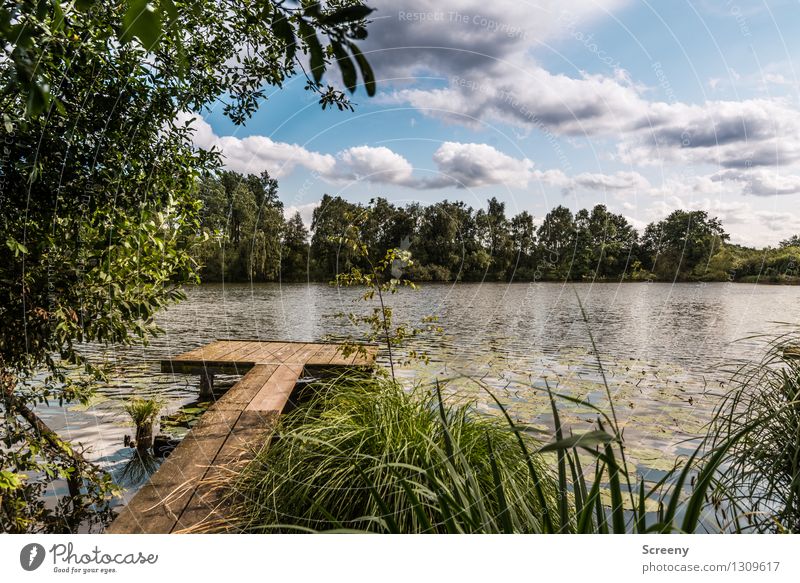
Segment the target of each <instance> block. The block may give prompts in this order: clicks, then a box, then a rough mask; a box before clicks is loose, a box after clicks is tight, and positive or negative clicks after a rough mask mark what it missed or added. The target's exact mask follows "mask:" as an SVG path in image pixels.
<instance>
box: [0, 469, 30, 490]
mask: <svg viewBox="0 0 800 583" xmlns="http://www.w3.org/2000/svg"><path fill="white" fill-rule="evenodd" d="M25 477H27V476H25V475H24V474H16V473H14V472H10V471H8V470H0V490H15V489H16V488H19V487H20V486H22V481H23V478H25Z"/></svg>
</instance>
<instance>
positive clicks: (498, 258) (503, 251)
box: [475, 197, 514, 281]
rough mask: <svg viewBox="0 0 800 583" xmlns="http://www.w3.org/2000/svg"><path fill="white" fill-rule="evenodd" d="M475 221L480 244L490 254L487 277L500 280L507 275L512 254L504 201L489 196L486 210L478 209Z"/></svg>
mask: <svg viewBox="0 0 800 583" xmlns="http://www.w3.org/2000/svg"><path fill="white" fill-rule="evenodd" d="M475 222H476V225H477V227H478V229H479V231H480V234H479V236H480V243H481V246H482V247H483V248H485V249H487V250H488V252H489V254H490V255H491V264H490V266H489V272H490V273H489V274H488V278H489V279H490V280H495V281H502V280H504V279H505V278H506V276H507V275H508V270H509V267H510V266H511V263H512V261H513V254H514V249H513V243H512V241H511V235H510V233H509V224H508V219H507V218H506V205H505V203H502V202H500V201H498V200H497V198H495V197H492V198H490V199H489V200H488V201H487V208H486V211H483V210H482V209H481V210H479V211H478V213H477V215H476V217H475Z"/></svg>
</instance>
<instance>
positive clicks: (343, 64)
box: [333, 42, 356, 93]
mask: <svg viewBox="0 0 800 583" xmlns="http://www.w3.org/2000/svg"><path fill="white" fill-rule="evenodd" d="M333 54H334V55H335V56H336V60H337V62H338V63H339V69H341V71H342V80H343V81H344V85H345V87H347V90H348V91H350V93H353V92H354V91H355V90H356V68H355V67H354V66H353V61H351V60H350V56H349V55H348V54H347V52H346V51H345V50H344V48H343V47H342V45H341V44H339V43H338V42H334V43H333Z"/></svg>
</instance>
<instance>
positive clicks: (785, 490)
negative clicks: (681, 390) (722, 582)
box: [709, 333, 800, 533]
mask: <svg viewBox="0 0 800 583" xmlns="http://www.w3.org/2000/svg"><path fill="white" fill-rule="evenodd" d="M798 346H800V334H798V333H789V334H785V335H782V336H779V337H777V338H772V339H770V340H768V341H767V345H766V352H765V356H764V358H763V359H762V360H761V361H760V362H757V363H752V364H750V363H748V364H745V365H743V366H741V367H740V368H739V369H738V370H737V371H736V372H735V374H734V375H733V378H732V383H731V385H730V389H729V390H728V392H727V393H726V394H725V395H724V397H723V399H722V401H721V404H720V405H719V407H718V408H717V410H716V411H715V415H714V420H713V423H712V424H711V427H710V430H709V440H710V441H711V442H712V443H715V444H720V443H722V442H724V441H726V440H729V439H730V436H731V435H734V434H736V433H742V438H741V439H739V440H738V441H736V442H735V443H733V444H732V445H731V447H730V448H729V449H728V451H727V452H726V455H725V460H724V466H725V471H724V472H721V473H720V475H719V476H717V477H716V479H715V490H714V491H713V493H712V503H713V505H714V507H715V509H716V514H717V519H718V521H719V523H720V525H721V526H722V527H723V528H724V529H726V530H737V531H740V530H743V531H750V532H793V533H799V532H800V350H798Z"/></svg>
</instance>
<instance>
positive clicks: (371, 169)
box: [336, 146, 414, 185]
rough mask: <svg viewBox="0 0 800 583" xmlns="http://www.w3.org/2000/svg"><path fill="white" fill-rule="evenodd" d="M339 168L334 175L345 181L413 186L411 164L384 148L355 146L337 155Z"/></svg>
mask: <svg viewBox="0 0 800 583" xmlns="http://www.w3.org/2000/svg"><path fill="white" fill-rule="evenodd" d="M337 160H338V163H339V165H340V166H342V167H340V168H338V169H337V172H336V174H337V175H338V176H339V177H341V178H342V179H347V180H366V181H367V182H376V183H389V184H399V185H413V183H414V177H413V176H412V173H413V171H414V168H413V166H411V163H410V162H409V161H408V160H406V159H405V158H404V157H403V156H401V155H400V154H397V153H395V152H393V151H392V150H390V149H389V148H386V147H384V146H379V147H370V146H356V147H354V148H348V149H347V150H344V151H342V152H340V153H339V154H338V155H337Z"/></svg>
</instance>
